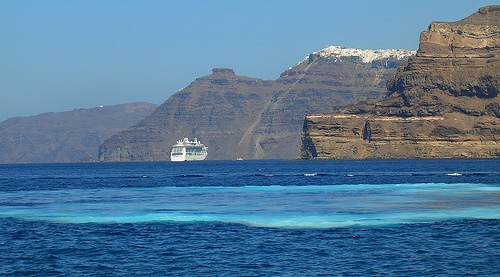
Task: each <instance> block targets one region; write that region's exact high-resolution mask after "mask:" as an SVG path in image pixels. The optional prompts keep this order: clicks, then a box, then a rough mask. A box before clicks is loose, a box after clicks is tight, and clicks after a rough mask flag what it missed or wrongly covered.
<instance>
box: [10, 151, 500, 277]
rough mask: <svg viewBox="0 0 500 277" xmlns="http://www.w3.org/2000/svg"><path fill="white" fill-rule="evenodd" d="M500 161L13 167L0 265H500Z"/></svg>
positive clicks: (104, 270) (456, 268) (317, 268)
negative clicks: (2, 255)
mask: <svg viewBox="0 0 500 277" xmlns="http://www.w3.org/2000/svg"><path fill="white" fill-rule="evenodd" d="M499 165H500V161H499V160H427V161H321V162H319V161H318V162H317V161H204V162H197V163H169V162H165V163H140V164H66V165H65V164H55V165H0V227H1V229H0V230H1V231H0V251H2V253H6V255H5V256H4V258H2V259H3V260H4V261H3V262H2V263H0V264H1V265H0V273H2V274H6V275H18V276H26V275H35V276H38V275H64V276H67V275H109V274H112V275H124V276H132V275H138V274H143V275H148V276H155V275H161V276H165V275H176V276H178V275H184V276H207V275H209V276H214V275H217V276H262V275H277V276H297V275H314V276H335V275H364V276H366V275H382V274H391V275H415V274H418V275H422V274H424V275H441V274H445V275H470V274H478V275H494V274H495V273H498V272H499V270H500V267H499V266H497V263H496V262H495V261H497V260H498V259H499V258H500V247H499V246H500V232H499V231H500V230H499V229H500V224H499V222H500V172H499V171H498V168H500V167H499Z"/></svg>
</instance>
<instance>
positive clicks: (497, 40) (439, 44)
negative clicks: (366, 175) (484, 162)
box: [302, 6, 500, 159]
mask: <svg viewBox="0 0 500 277" xmlns="http://www.w3.org/2000/svg"><path fill="white" fill-rule="evenodd" d="M387 88H388V89H389V92H388V95H387V97H386V98H385V99H383V100H380V101H376V102H365V103H361V104H357V105H352V106H347V107H342V108H338V109H336V110H335V111H334V113H333V114H328V115H308V116H307V117H306V120H305V123H304V129H303V143H302V156H303V158H321V159H336V158H343V159H364V158H432V157H436V158H451V157H499V156H500V145H499V143H500V122H499V114H500V112H499V111H500V96H499V90H500V6H490V7H485V8H481V9H479V11H478V12H477V13H475V14H473V15H471V16H469V17H467V18H465V19H463V20H460V21H458V22H452V23H444V22H433V23H431V24H430V25H429V28H428V29H427V30H426V31H424V32H422V34H421V36H420V45H419V49H418V51H417V54H416V56H415V57H412V58H410V59H408V61H407V62H406V63H405V64H403V65H402V66H401V67H399V68H398V71H397V73H396V75H395V76H394V78H392V79H391V80H389V81H388V83H387ZM361 130H362V131H363V132H361Z"/></svg>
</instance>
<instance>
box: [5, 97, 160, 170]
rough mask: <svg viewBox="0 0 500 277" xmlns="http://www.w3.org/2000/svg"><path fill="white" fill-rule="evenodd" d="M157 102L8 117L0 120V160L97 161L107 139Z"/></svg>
mask: <svg viewBox="0 0 500 277" xmlns="http://www.w3.org/2000/svg"><path fill="white" fill-rule="evenodd" d="M156 106H157V105H155V104H151V103H145V102H136V103H128V104H120V105H113V106H99V107H94V108H90V109H75V110H72V111H65V112H49V113H42V114H39V115H35V116H27V117H13V118H10V119H7V120H5V121H2V122H0V163H2V164H6V163H62V162H82V161H96V160H97V158H98V154H99V152H98V150H99V146H100V144H101V143H102V142H103V141H104V139H106V138H107V137H109V136H111V135H112V134H114V133H117V132H119V131H121V130H123V129H125V128H127V127H129V126H131V125H133V124H135V123H137V122H138V121H140V120H141V119H143V118H144V117H146V116H147V115H149V114H150V113H151V112H152V111H153V110H154V109H155V108H156Z"/></svg>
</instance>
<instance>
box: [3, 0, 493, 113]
mask: <svg viewBox="0 0 500 277" xmlns="http://www.w3.org/2000/svg"><path fill="white" fill-rule="evenodd" d="M493 4H498V3H495V1H482V0H475V1H470V0H439V1H436V0H419V1H409V0H408V1H407V0H400V1H392V0H383V1H382V0H366V1H361V0H351V1H348V0H345V1H344V0H343V1H335V0H326V1H320V0H310V1H293V0H290V1H280V0H265V1H260V0H248V1H239V0H232V1H230V0H225V1H220V0H210V1H208V0H207V1H201V0H200V1H189V0H184V1H181V0H179V1H174V0H171V1H166V0H164V1H154V0H149V1H126V0H120V1H113V0H106V1H102V0H96V1H94V0H85V1H74V0H59V1H52V0H50V1H48V0H37V1H28V0H24V1H18V0H2V1H0V121H3V120H6V119H8V118H10V117H14V116H30V115H36V114H40V113H44V112H60V111H68V110H73V109H79V108H91V107H96V106H99V105H115V104H124V103H130V102H139V101H144V102H151V103H155V104H161V103H163V102H164V101H165V100H167V98H168V97H169V96H170V95H172V94H173V93H175V92H176V91H177V90H179V89H181V88H183V87H186V86H188V85H189V84H190V83H191V82H192V81H194V80H195V79H196V78H198V77H202V76H205V75H208V74H210V73H211V70H212V68H214V67H229V68H232V69H234V70H235V72H236V74H238V75H244V76H249V77H255V78H262V79H273V80H274V79H277V78H278V77H279V75H280V73H282V72H283V71H284V70H286V69H287V68H289V67H291V66H293V65H294V64H296V63H297V62H299V61H300V60H301V59H302V58H304V57H305V56H306V55H308V54H309V53H311V52H313V51H317V50H320V49H322V48H324V47H326V46H329V45H340V46H343V47H353V48H362V49H387V48H396V49H417V48H418V38H419V34H420V32H421V31H423V30H425V29H426V28H427V26H428V25H429V23H430V22H431V21H457V20H460V19H462V18H464V17H466V16H468V15H470V14H472V13H474V12H476V11H477V10H478V9H479V8H480V7H482V6H486V5H493Z"/></svg>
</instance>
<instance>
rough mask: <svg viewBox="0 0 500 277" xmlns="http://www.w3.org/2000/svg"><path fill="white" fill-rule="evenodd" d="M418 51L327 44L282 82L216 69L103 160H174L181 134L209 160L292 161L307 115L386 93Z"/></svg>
mask: <svg viewBox="0 0 500 277" xmlns="http://www.w3.org/2000/svg"><path fill="white" fill-rule="evenodd" d="M413 54H414V51H408V50H359V49H345V48H342V47H338V46H337V47H327V48H325V49H322V50H320V51H317V52H314V53H311V54H310V55H308V56H307V57H306V58H305V59H303V60H302V61H300V62H299V63H298V64H297V65H295V66H294V67H292V68H290V69H289V70H286V71H285V72H283V73H282V74H281V76H280V78H279V79H277V80H261V79H255V78H249V77H245V76H238V75H236V74H235V72H234V71H233V70H232V69H225V68H216V69H213V72H212V74H210V75H207V76H204V77H201V78H198V79H196V80H195V81H194V82H192V83H191V84H190V85H189V86H187V87H186V88H185V89H183V90H181V91H178V92H177V93H175V94H173V95H172V96H171V97H170V98H169V99H167V100H166V101H165V102H164V103H163V104H162V105H160V106H159V107H158V109H156V110H155V111H154V112H153V113H152V114H151V115H150V116H148V117H147V118H145V119H144V120H143V121H141V122H139V123H138V124H136V125H134V126H132V127H130V128H128V129H127V130H125V131H123V132H120V133H118V134H116V135H114V136H112V137H110V138H109V139H107V140H106V141H105V142H104V143H103V144H102V146H101V148H100V154H99V159H100V160H101V161H161V160H169V159H170V148H171V146H172V145H173V144H174V143H175V141H176V140H178V139H180V138H183V137H189V138H194V137H197V138H198V139H199V140H201V141H202V142H203V143H204V144H205V145H207V146H208V147H209V155H208V158H207V159H236V158H244V159H290V158H296V157H298V156H299V155H300V134H301V129H302V125H303V119H304V116H305V115H306V114H307V113H313V112H330V111H332V110H333V107H334V106H335V105H346V104H350V103H356V102H358V101H361V100H366V99H381V98H382V97H384V96H385V94H386V88H385V83H386V81H387V80H388V79H389V78H390V77H392V76H393V75H394V74H395V72H396V68H397V67H398V66H399V65H400V64H401V63H402V62H404V61H405V60H406V59H407V57H408V56H410V55H413Z"/></svg>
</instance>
